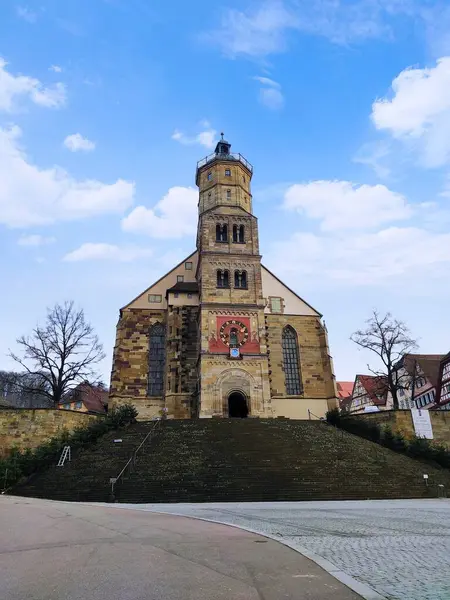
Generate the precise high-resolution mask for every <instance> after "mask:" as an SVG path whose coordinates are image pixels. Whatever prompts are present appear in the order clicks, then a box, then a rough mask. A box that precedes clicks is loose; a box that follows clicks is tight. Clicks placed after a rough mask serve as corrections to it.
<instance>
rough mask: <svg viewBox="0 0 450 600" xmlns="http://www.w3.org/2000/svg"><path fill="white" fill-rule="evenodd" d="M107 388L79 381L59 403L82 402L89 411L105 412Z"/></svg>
mask: <svg viewBox="0 0 450 600" xmlns="http://www.w3.org/2000/svg"><path fill="white" fill-rule="evenodd" d="M108 394H109V392H108V390H105V389H104V388H103V387H99V386H97V385H91V384H90V383H80V385H78V386H77V387H76V388H75V389H74V390H72V391H71V392H70V394H69V395H68V397H66V398H65V400H64V401H63V402H62V403H61V404H68V403H72V402H82V403H83V404H84V406H85V407H86V408H87V410H88V411H89V412H96V413H102V414H104V413H106V411H107V406H108Z"/></svg>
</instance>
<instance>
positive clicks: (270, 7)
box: [205, 1, 297, 58]
mask: <svg viewBox="0 0 450 600" xmlns="http://www.w3.org/2000/svg"><path fill="white" fill-rule="evenodd" d="M296 22H297V21H296V19H295V18H294V16H293V14H291V13H290V12H289V11H288V10H287V9H286V7H285V6H284V4H283V2H281V1H268V2H263V3H262V4H261V5H260V6H259V7H258V8H257V9H256V10H253V9H251V10H249V11H247V12H244V11H239V10H235V9H230V10H227V11H226V12H225V13H224V14H223V18H222V22H221V26H220V29H219V30H218V31H213V32H211V34H207V35H206V36H205V38H206V39H207V40H208V41H209V42H211V43H213V44H216V45H219V46H220V48H221V49H222V51H223V53H224V54H226V55H228V56H230V57H231V58H234V57H236V56H239V55H244V56H245V55H246V56H249V57H252V58H257V57H264V56H268V55H269V54H273V53H275V52H282V51H283V50H284V49H285V48H286V40H285V33H286V31H287V30H288V29H290V28H294V27H295V26H296Z"/></svg>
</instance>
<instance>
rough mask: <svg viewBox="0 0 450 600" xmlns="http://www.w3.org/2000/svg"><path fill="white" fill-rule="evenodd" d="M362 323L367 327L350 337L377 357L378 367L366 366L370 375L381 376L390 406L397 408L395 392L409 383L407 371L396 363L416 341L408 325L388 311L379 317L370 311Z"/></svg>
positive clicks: (397, 402)
mask: <svg viewBox="0 0 450 600" xmlns="http://www.w3.org/2000/svg"><path fill="white" fill-rule="evenodd" d="M366 323H367V328H366V329H364V330H359V331H355V333H353V334H352V335H351V337H350V339H351V340H352V341H353V342H355V344H357V345H358V346H360V347H361V348H366V349H367V350H370V351H371V352H373V353H374V354H376V355H377V356H378V357H379V358H380V359H381V362H382V365H383V366H382V368H381V369H379V370H374V369H372V368H370V366H369V365H367V368H368V369H369V371H371V373H373V374H374V375H376V376H378V377H383V378H385V380H386V384H387V388H388V391H389V392H390V393H391V396H392V401H393V404H394V409H396V410H397V409H398V406H399V400H398V393H399V391H400V390H406V389H409V386H410V385H411V376H410V374H409V373H408V372H407V371H406V370H405V369H401V368H400V366H401V365H402V364H403V359H404V357H405V355H407V354H409V353H411V352H412V351H413V350H415V349H416V348H417V342H416V340H414V339H413V338H412V337H411V335H410V331H409V329H408V327H407V326H406V325H405V324H404V323H403V322H402V321H398V320H397V319H394V318H393V316H392V315H391V313H386V315H385V316H384V317H381V316H380V315H379V313H378V312H377V311H376V310H374V311H373V314H372V316H371V317H370V319H368V320H367V321H366Z"/></svg>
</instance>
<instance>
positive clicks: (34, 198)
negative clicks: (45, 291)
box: [0, 126, 134, 227]
mask: <svg viewBox="0 0 450 600" xmlns="http://www.w3.org/2000/svg"><path fill="white" fill-rule="evenodd" d="M20 135H21V130H20V129H19V127H17V126H13V127H11V128H10V129H6V130H5V129H1V128H0V223H3V224H5V225H8V226H9V227H31V226H37V225H47V224H50V223H55V222H56V221H70V220H75V219H83V218H88V217H92V216H95V215H101V214H110V213H111V214H113V213H122V212H123V211H125V210H126V209H127V208H129V207H130V206H131V205H132V203H133V198H134V183H132V182H128V181H124V180H123V179H118V180H117V181H116V182H115V183H112V184H106V183H102V182H101V181H97V180H93V179H88V180H77V179H74V178H73V177H71V176H70V175H69V174H68V173H67V172H66V171H64V170H63V169H61V168H59V167H50V168H47V169H41V168H39V167H38V166H36V165H34V164H32V163H31V162H30V161H29V159H28V157H27V156H26V154H25V153H24V152H23V150H21V149H20V147H19V138H20ZM12 199H13V201H12Z"/></svg>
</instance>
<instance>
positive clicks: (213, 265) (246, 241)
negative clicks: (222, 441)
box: [110, 134, 337, 420]
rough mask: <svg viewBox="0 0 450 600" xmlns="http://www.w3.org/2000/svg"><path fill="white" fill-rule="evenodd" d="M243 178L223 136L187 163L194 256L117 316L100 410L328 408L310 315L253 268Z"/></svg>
mask: <svg viewBox="0 0 450 600" xmlns="http://www.w3.org/2000/svg"><path fill="white" fill-rule="evenodd" d="M252 175H253V167H252V165H251V164H250V163H249V162H248V161H247V160H246V159H245V158H244V157H243V156H242V155H241V154H237V153H232V152H231V145H230V144H229V143H228V142H227V141H226V140H224V139H223V134H222V139H221V140H220V141H219V142H218V144H217V146H216V149H215V152H214V153H213V154H211V155H210V156H208V157H206V158H204V159H203V160H201V161H199V162H198V164H197V170H196V184H197V186H198V188H199V202H198V228H197V240H196V247H197V249H196V250H195V252H193V253H192V254H190V255H189V256H187V257H186V258H185V259H184V260H183V261H182V262H181V263H180V264H178V265H176V266H175V267H174V268H173V269H172V270H171V271H170V272H169V273H167V274H166V275H164V276H163V277H161V279H159V280H158V281H156V282H155V283H153V284H152V285H151V286H150V287H149V288H147V289H146V290H144V291H143V292H142V293H141V294H139V296H137V297H136V298H134V300H131V302H130V303H129V304H127V305H126V306H124V307H123V308H122V309H121V310H120V318H119V322H118V324H117V333H116V342H115V348H114V355H113V367H112V375H111V387H110V406H118V405H120V404H124V403H132V404H134V405H135V406H136V408H137V409H138V411H139V419H141V420H149V419H152V418H155V417H158V416H159V415H162V414H166V415H167V417H168V418H175V419H196V418H212V417H214V418H221V417H223V418H229V417H238V418H239V417H240V418H242V417H261V418H276V417H285V418H290V419H307V418H308V416H309V414H310V413H312V414H313V415H314V416H315V417H323V416H325V413H326V411H327V410H329V409H331V408H334V407H335V406H337V400H336V396H337V394H336V384H335V377H334V373H333V362H332V358H331V356H330V350H329V347H328V338H327V331H326V328H325V326H324V324H323V323H322V320H321V317H322V315H321V314H320V313H319V312H318V311H317V310H316V309H314V308H313V307H312V306H310V305H309V304H308V303H307V302H306V301H305V300H303V299H302V298H301V297H300V296H298V295H297V294H296V293H295V292H294V291H293V290H291V289H289V288H288V287H287V286H286V285H285V284H284V283H283V282H282V281H280V280H279V279H278V278H277V277H276V275H274V274H273V273H271V272H270V271H269V269H267V268H266V267H265V266H264V265H262V264H261V254H260V250H259V237H258V221H257V218H256V217H255V215H254V214H253V206H252V194H251V180H252ZM299 260H301V257H300V256H299Z"/></svg>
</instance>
